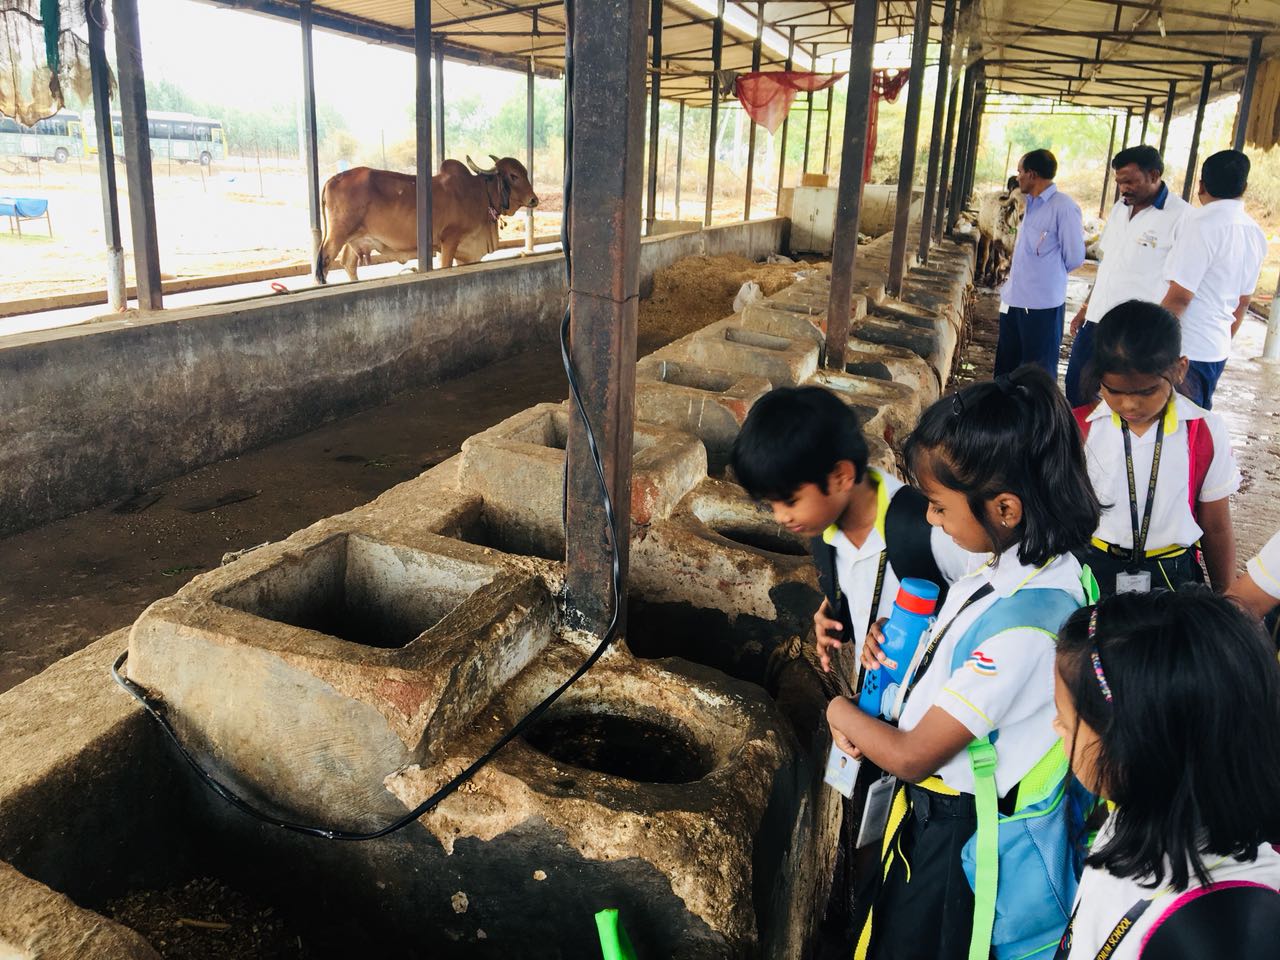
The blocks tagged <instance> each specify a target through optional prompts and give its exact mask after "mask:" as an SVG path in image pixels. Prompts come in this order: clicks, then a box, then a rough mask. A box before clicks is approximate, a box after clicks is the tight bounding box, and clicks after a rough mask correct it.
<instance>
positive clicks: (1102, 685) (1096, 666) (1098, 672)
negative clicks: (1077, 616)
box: [1089, 605, 1113, 703]
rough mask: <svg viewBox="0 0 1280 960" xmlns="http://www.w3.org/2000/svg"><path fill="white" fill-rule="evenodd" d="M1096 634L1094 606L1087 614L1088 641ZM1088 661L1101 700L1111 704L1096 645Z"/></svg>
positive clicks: (1109, 685) (1096, 624) (1095, 609)
mask: <svg viewBox="0 0 1280 960" xmlns="http://www.w3.org/2000/svg"><path fill="white" fill-rule="evenodd" d="M1097 632H1098V607H1097V605H1095V606H1094V608H1093V612H1092V613H1090V614H1089V640H1090V641H1091V642H1092V641H1093V637H1094V634H1095V633H1097ZM1089 660H1090V662H1092V663H1093V674H1094V676H1096V677H1097V678H1098V689H1100V690H1101V691H1102V698H1103V699H1104V700H1106V701H1107V703H1111V702H1112V700H1113V698H1112V696H1111V684H1109V683H1107V675H1106V674H1105V673H1103V672H1102V656H1101V654H1099V653H1098V644H1097V643H1096V642H1095V643H1094V644H1093V649H1092V650H1090V651H1089Z"/></svg>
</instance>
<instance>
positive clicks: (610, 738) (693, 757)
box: [524, 711, 711, 783]
mask: <svg viewBox="0 0 1280 960" xmlns="http://www.w3.org/2000/svg"><path fill="white" fill-rule="evenodd" d="M524 738H525V741H526V742H528V743H529V745H530V746H532V747H534V748H535V749H537V750H539V751H541V752H542V753H545V754H546V755H547V756H548V757H550V758H551V759H552V760H556V761H558V762H560V763H563V764H567V765H569V766H574V767H580V768H582V769H586V770H594V771H596V772H597V773H605V774H608V775H609V776H612V777H621V778H623V779H625V780H635V781H637V782H640V783H693V782H694V781H695V780H701V779H702V778H703V777H705V776H706V775H707V774H708V773H710V772H711V760H710V758H709V757H708V756H707V755H706V754H705V753H704V752H703V751H702V749H701V748H699V747H698V746H697V744H695V743H693V742H692V741H690V740H689V739H688V737H687V736H686V735H685V734H683V733H680V732H679V731H676V730H674V729H672V728H671V727H668V726H664V725H663V724H659V723H654V722H652V721H650V720H640V719H637V718H635V717H626V716H621V715H620V714H616V713H591V712H587V711H557V712H553V713H550V714H548V715H547V716H546V717H544V718H543V719H541V720H539V721H538V723H537V724H536V725H535V726H534V727H533V728H532V729H531V730H529V732H528V733H526V734H525V737H524Z"/></svg>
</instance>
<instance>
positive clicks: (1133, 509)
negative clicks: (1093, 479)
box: [1120, 407, 1168, 564]
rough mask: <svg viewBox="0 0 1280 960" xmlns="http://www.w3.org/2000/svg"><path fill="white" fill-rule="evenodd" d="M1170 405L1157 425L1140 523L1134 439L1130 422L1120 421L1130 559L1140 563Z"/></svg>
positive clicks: (1145, 553) (1154, 498) (1143, 552)
mask: <svg viewBox="0 0 1280 960" xmlns="http://www.w3.org/2000/svg"><path fill="white" fill-rule="evenodd" d="M1167 412H1168V407H1166V408H1165V411H1164V412H1162V413H1161V414H1160V422H1159V424H1158V425H1157V426H1156V447H1155V451H1154V452H1153V453H1152V455H1151V480H1150V481H1149V482H1148V483H1147V503H1146V506H1145V507H1143V510H1142V524H1141V526H1139V524H1138V485H1137V483H1136V482H1135V480H1134V477H1133V441H1132V440H1131V439H1130V437H1129V424H1127V423H1126V422H1125V421H1124V420H1123V419H1121V421H1120V432H1121V433H1122V434H1124V463H1125V469H1126V472H1127V473H1128V475H1129V521H1130V523H1131V524H1132V525H1133V550H1132V551H1131V555H1130V560H1132V561H1133V563H1134V564H1138V563H1140V562H1141V561H1142V560H1143V559H1144V558H1145V557H1146V555H1147V533H1148V532H1149V531H1150V529H1151V511H1152V510H1153V509H1154V508H1155V503H1156V479H1157V478H1158V477H1159V476H1160V452H1161V451H1162V450H1163V449H1164V421H1165V413H1167Z"/></svg>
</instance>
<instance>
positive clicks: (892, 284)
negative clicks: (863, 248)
mask: <svg viewBox="0 0 1280 960" xmlns="http://www.w3.org/2000/svg"><path fill="white" fill-rule="evenodd" d="M932 7H933V4H932V3H930V2H929V0H916V9H915V15H916V24H915V32H914V33H913V34H912V37H911V75H910V77H909V79H908V80H907V109H906V118H905V121H904V123H903V125H902V152H901V156H900V157H899V160H898V202H897V206H896V207H895V208H894V217H893V246H892V247H891V248H890V249H889V277H888V280H887V282H886V283H885V289H886V290H887V291H888V292H889V294H890V295H891V296H894V297H896V296H898V295H899V294H900V293H902V278H903V276H904V275H905V274H906V270H907V230H908V228H909V227H910V221H911V194H912V186H913V184H912V181H913V180H915V176H916V149H917V147H918V145H919V140H920V104H921V103H922V102H924V91H923V90H922V89H921V88H922V87H923V86H924V54H925V48H926V47H928V45H929V13H930V11H931V9H932Z"/></svg>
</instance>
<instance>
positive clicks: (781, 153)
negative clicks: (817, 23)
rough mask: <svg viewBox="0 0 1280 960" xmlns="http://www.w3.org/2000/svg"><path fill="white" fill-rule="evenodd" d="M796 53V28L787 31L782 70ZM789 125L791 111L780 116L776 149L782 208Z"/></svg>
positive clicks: (779, 205)
mask: <svg viewBox="0 0 1280 960" xmlns="http://www.w3.org/2000/svg"><path fill="white" fill-rule="evenodd" d="M795 55H796V28H795V27H791V28H789V29H788V31H787V59H786V62H785V63H783V65H782V69H783V70H790V69H791V65H792V61H793V60H794V59H795ZM790 126H791V111H790V110H788V111H787V115H786V116H785V117H783V118H782V146H781V147H780V148H779V150H778V209H782V188H783V186H784V185H785V183H786V181H787V128H788V127H790Z"/></svg>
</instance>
